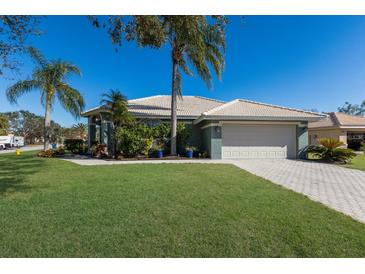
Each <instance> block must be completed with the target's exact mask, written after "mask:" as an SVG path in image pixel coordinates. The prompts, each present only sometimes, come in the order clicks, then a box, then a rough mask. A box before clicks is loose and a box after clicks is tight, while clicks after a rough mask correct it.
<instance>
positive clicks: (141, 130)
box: [116, 124, 152, 157]
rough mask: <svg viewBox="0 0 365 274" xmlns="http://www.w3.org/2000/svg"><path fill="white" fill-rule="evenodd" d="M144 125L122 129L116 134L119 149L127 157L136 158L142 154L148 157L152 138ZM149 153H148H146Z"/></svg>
mask: <svg viewBox="0 0 365 274" xmlns="http://www.w3.org/2000/svg"><path fill="white" fill-rule="evenodd" d="M145 127H147V126H146V125H144V124H135V125H134V126H131V127H120V128H118V130H117V132H116V140H117V142H118V149H119V150H120V152H121V154H123V155H124V156H126V157H134V156H137V155H140V154H144V155H146V153H147V155H148V151H149V150H150V148H151V146H152V145H151V137H149V136H146V135H148V132H147V131H148V129H146V128H145ZM146 151H147V152H146Z"/></svg>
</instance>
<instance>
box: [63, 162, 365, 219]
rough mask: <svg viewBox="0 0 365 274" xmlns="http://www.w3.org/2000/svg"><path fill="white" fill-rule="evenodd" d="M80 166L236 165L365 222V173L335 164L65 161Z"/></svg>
mask: <svg viewBox="0 0 365 274" xmlns="http://www.w3.org/2000/svg"><path fill="white" fill-rule="evenodd" d="M65 160H67V161H70V162H73V163H76V164H79V165H114V164H161V163H175V164H184V163H200V164H233V165H235V166H237V167H239V168H241V169H244V170H247V171H248V172H250V173H253V174H255V175H257V176H260V177H263V178H265V179H267V180H269V181H271V182H273V183H275V184H278V185H281V186H283V187H286V188H288V189H291V190H293V191H295V192H298V193H300V194H303V195H305V196H307V197H308V198H309V199H312V200H314V201H318V202H321V203H322V204H324V205H326V206H328V207H330V208H332V209H335V210H337V211H339V212H342V213H344V214H346V215H349V216H351V217H353V218H354V219H356V220H358V221H361V222H363V223H365V172H364V171H360V170H354V169H348V168H344V167H339V166H336V165H330V164H322V163H316V162H310V161H299V160H298V161H297V160H284V159H280V160H269V159H259V160H254V159H249V160H209V159H199V160H198V159H193V160H140V161H113V160H111V161H105V160H98V159H65Z"/></svg>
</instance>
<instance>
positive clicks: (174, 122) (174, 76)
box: [170, 58, 178, 155]
mask: <svg viewBox="0 0 365 274" xmlns="http://www.w3.org/2000/svg"><path fill="white" fill-rule="evenodd" d="M177 69H178V65H177V62H176V60H175V59H174V58H172V92H171V143H170V150H171V152H170V153H171V155H176V128H177V116H176V108H177V106H176V105H177V92H176V89H177V73H178V71H177Z"/></svg>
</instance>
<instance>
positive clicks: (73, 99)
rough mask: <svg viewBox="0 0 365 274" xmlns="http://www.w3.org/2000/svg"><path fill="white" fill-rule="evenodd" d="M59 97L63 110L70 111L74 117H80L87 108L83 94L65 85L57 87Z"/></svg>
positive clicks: (61, 84) (60, 84)
mask: <svg viewBox="0 0 365 274" xmlns="http://www.w3.org/2000/svg"><path fill="white" fill-rule="evenodd" d="M56 90H57V97H58V100H59V101H60V103H61V105H62V106H63V108H64V109H65V110H67V111H69V112H70V113H71V114H72V115H73V116H74V117H76V118H78V117H80V112H81V111H83V109H84V107H85V103H84V99H83V97H82V95H81V93H80V92H79V91H78V90H76V89H74V88H72V87H70V86H69V85H67V84H65V83H59V84H58V85H57V86H56Z"/></svg>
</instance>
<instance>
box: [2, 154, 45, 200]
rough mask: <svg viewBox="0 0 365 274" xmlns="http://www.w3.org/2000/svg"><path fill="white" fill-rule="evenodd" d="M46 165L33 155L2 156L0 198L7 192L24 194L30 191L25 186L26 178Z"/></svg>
mask: <svg viewBox="0 0 365 274" xmlns="http://www.w3.org/2000/svg"><path fill="white" fill-rule="evenodd" d="M43 164H44V161H42V160H41V159H37V158H35V156H34V155H33V154H31V155H22V156H17V157H16V156H9V155H6V156H5V155H4V156H0V196H2V195H4V194H5V193H7V192H9V193H10V192H24V191H27V190H28V189H30V188H31V187H30V186H29V185H26V184H24V183H25V181H26V177H27V176H28V175H31V174H35V173H37V172H38V171H39V169H40V167H42V165H43Z"/></svg>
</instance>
